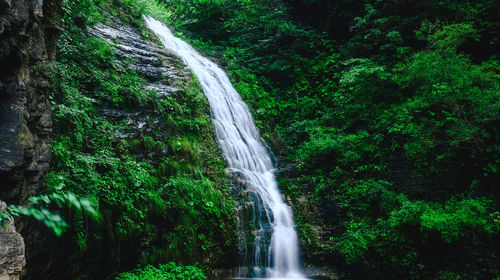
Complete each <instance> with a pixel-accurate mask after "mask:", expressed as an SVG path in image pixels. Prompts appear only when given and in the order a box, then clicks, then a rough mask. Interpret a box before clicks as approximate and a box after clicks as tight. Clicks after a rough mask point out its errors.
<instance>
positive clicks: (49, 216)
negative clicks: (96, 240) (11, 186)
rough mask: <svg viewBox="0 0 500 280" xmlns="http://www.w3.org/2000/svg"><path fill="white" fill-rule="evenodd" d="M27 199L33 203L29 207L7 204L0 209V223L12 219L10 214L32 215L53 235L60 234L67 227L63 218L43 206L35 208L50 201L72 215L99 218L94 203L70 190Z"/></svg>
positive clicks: (46, 204)
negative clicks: (67, 210) (63, 207)
mask: <svg viewBox="0 0 500 280" xmlns="http://www.w3.org/2000/svg"><path fill="white" fill-rule="evenodd" d="M29 201H30V202H31V203H32V204H33V205H32V206H30V207H26V206H19V205H9V206H8V207H7V209H6V210H4V211H1V212H0V225H1V224H3V222H4V221H5V220H12V219H13V217H12V216H26V217H32V218H34V219H35V220H37V221H40V222H43V223H44V224H45V226H47V227H48V228H50V229H51V230H52V231H53V232H54V234H55V235H57V236H61V235H62V234H63V233H64V231H65V230H66V229H67V227H68V224H67V223H66V222H65V221H64V219H63V218H62V217H61V216H60V215H59V214H58V213H55V212H53V211H51V210H49V209H47V208H45V207H43V208H40V209H38V208H35V206H39V205H40V204H42V205H45V206H46V207H47V206H48V205H49V204H51V203H53V204H57V206H58V208H61V207H62V206H66V207H68V208H70V210H71V212H73V214H74V215H75V214H76V215H82V214H85V215H87V216H89V217H90V218H92V219H94V220H99V218H100V216H99V213H98V212H97V210H96V209H95V206H94V205H93V204H94V203H92V202H90V201H89V200H88V199H85V198H80V197H77V196H75V195H74V194H73V193H71V192H67V193H61V194H59V193H51V194H49V195H40V196H33V197H30V198H29Z"/></svg>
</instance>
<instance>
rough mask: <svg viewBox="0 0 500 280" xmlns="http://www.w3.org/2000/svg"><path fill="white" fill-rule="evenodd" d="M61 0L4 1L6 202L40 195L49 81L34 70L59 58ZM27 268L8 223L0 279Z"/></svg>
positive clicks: (0, 148) (0, 20) (0, 152)
mask: <svg viewBox="0 0 500 280" xmlns="http://www.w3.org/2000/svg"><path fill="white" fill-rule="evenodd" d="M58 2H59V0H0V199H1V200H4V201H6V202H7V203H15V204H24V203H26V202H27V199H28V198H29V197H30V196H32V195H35V194H38V193H39V192H40V190H41V189H42V188H43V185H44V184H43V180H42V179H43V175H44V174H45V172H46V171H47V169H48V167H49V160H50V146H49V137H50V132H51V128H52V121H51V108H50V102H49V98H48V97H49V93H50V80H49V78H48V77H46V76H44V75H43V74H42V73H41V72H40V71H38V70H37V69H36V68H37V67H36V66H37V65H41V64H44V63H46V62H47V61H50V60H52V59H53V58H54V56H55V36H56V34H57V28H56V27H55V26H54V25H53V24H51V23H50V19H51V18H52V15H53V14H54V13H55V12H56V11H57V9H58V7H59V4H58ZM3 207H5V204H3ZM22 227H23V224H21V223H18V228H19V229H22ZM23 265H24V244H23V238H22V237H21V236H20V235H19V234H18V233H16V232H15V229H14V227H13V224H11V223H9V224H8V225H7V227H5V228H3V229H1V230H0V279H2V280H3V279H17V277H18V276H16V275H17V274H18V273H19V272H20V270H21V268H22V266H23Z"/></svg>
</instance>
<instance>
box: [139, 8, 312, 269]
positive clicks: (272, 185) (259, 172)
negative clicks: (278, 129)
mask: <svg viewBox="0 0 500 280" xmlns="http://www.w3.org/2000/svg"><path fill="white" fill-rule="evenodd" d="M144 18H145V21H146V24H147V26H148V28H149V29H151V30H152V31H153V32H154V33H156V34H157V35H158V37H159V38H160V40H161V41H162V43H163V45H164V46H165V48H167V49H169V50H171V51H173V52H175V53H176V54H178V55H179V56H180V57H181V58H182V59H183V60H184V62H185V63H186V65H187V66H188V68H190V69H191V70H192V71H193V73H194V74H195V75H196V77H197V78H198V80H199V82H200V84H201V86H202V88H203V91H204V93H205V95H206V97H207V99H208V101H209V103H210V109H211V112H212V121H213V125H214V128H215V132H216V137H217V140H218V142H219V145H220V147H221V149H222V152H223V153H224V156H225V158H226V161H227V164H228V169H229V170H230V171H231V172H232V173H234V174H237V176H239V177H240V178H241V179H242V180H243V181H244V182H245V183H246V185H248V186H249V187H250V188H252V190H253V191H254V192H255V193H256V194H257V196H258V198H257V199H255V200H254V203H259V204H262V205H257V206H255V207H254V211H256V212H261V213H256V214H255V215H254V217H257V218H256V219H255V221H254V226H255V229H254V233H255V239H254V241H253V244H254V245H253V246H254V248H253V253H254V258H253V259H254V260H253V264H254V265H255V266H258V265H259V263H261V261H260V259H261V254H263V253H264V254H265V258H266V260H265V262H266V263H265V268H266V269H265V271H264V272H262V273H261V274H260V275H258V274H254V276H255V277H268V278H285V279H300V278H302V279H303V278H304V277H303V276H302V274H301V272H300V267H299V247H298V238H297V233H296V231H295V223H294V220H293V213H292V210H291V208H290V207H289V206H288V205H286V204H285V203H284V201H283V199H282V197H281V194H280V192H279V190H278V184H277V181H276V176H275V169H274V166H273V163H272V160H271V158H270V156H269V153H268V152H267V150H266V148H265V146H264V145H263V143H262V142H261V140H260V135H259V132H258V131H257V128H256V126H255V123H254V121H253V118H252V115H251V114H250V111H249V109H248V107H247V105H246V104H245V103H244V102H243V101H242V99H241V97H240V96H239V94H238V92H236V90H235V89H234V87H233V86H232V84H231V82H230V81H229V78H228V77H227V75H226V73H225V72H224V71H223V70H222V69H220V68H219V67H218V66H217V65H216V64H215V63H213V62H211V61H210V60H208V59H207V58H205V57H203V56H202V55H200V54H199V53H198V52H196V50H195V49H194V48H193V47H191V46H190V45H189V44H187V43H186V42H184V41H182V40H180V39H179V38H177V37H175V36H174V35H173V34H172V32H171V31H170V30H169V29H168V27H166V26H165V25H164V24H162V23H161V22H159V21H157V20H155V19H153V18H151V17H146V16H145V17H144ZM267 228H269V229H270V230H271V231H272V233H271V238H270V240H269V238H266V235H265V232H266V229H267ZM264 243H267V244H264ZM266 251H267V253H265V252H266Z"/></svg>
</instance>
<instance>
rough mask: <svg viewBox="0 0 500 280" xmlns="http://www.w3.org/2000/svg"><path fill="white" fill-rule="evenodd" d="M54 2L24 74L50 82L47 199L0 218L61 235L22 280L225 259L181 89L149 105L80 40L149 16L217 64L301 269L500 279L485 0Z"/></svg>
mask: <svg viewBox="0 0 500 280" xmlns="http://www.w3.org/2000/svg"><path fill="white" fill-rule="evenodd" d="M61 2H62V11H61V15H60V18H54V19H53V21H54V25H56V26H57V25H59V24H60V25H61V27H62V28H61V34H60V37H59V40H58V42H57V46H58V60H57V62H55V63H53V64H49V65H47V64H44V65H39V66H37V67H39V68H40V70H43V71H45V73H47V74H48V75H50V76H51V77H52V79H53V85H54V93H53V95H52V97H51V101H52V108H53V119H54V138H53V142H52V154H53V158H52V162H51V171H50V172H49V173H48V174H47V176H46V182H47V194H43V195H41V196H38V197H33V198H31V202H32V203H33V204H35V206H36V205H39V206H43V207H47V208H49V209H50V210H51V211H48V210H47V209H39V208H37V207H35V208H26V207H20V206H11V207H9V209H8V212H5V213H4V212H2V213H0V219H3V218H10V215H28V216H33V217H35V218H36V219H38V220H41V221H44V222H45V223H46V225H48V226H49V227H50V228H51V229H53V230H54V232H55V233H56V234H57V235H61V237H60V238H59V239H55V237H54V238H52V239H50V238H48V239H49V240H45V239H43V240H42V241H41V242H42V243H41V245H40V246H46V247H47V248H49V247H50V248H54V249H53V250H51V251H50V252H46V253H45V252H44V254H43V256H33V259H35V260H31V261H29V262H28V270H27V271H28V275H27V277H28V278H30V279H49V278H50V279H105V278H106V279H117V280H129V279H130V280H132V279H193V280H194V279H206V276H205V272H206V271H203V269H204V268H206V269H212V268H220V267H224V266H233V265H234V264H235V258H234V253H235V250H236V249H235V247H236V245H235V244H234V243H235V239H236V233H235V221H234V217H233V215H234V213H233V212H234V209H233V208H234V201H233V198H231V196H230V195H229V192H228V188H227V180H228V178H227V175H226V174H225V173H224V166H225V164H224V161H223V159H222V156H221V152H220V150H219V148H218V146H217V144H216V142H215V140H214V132H213V127H212V125H211V121H210V118H209V109H208V103H207V101H206V100H205V98H204V97H203V93H202V90H201V88H200V86H199V84H198V82H197V81H196V80H195V79H194V77H192V76H191V75H188V77H187V78H186V79H185V81H184V82H183V85H182V90H181V91H180V92H178V93H177V94H174V95H172V96H167V97H163V98H158V97H157V94H156V92H155V91H153V90H145V89H144V88H143V85H144V84H145V79H144V78H143V77H141V76H140V75H138V73H136V71H134V70H132V68H130V67H129V64H130V63H131V62H130V61H124V60H120V59H119V58H118V57H117V56H116V55H115V53H114V47H113V46H112V44H109V43H107V42H105V41H103V40H100V39H97V38H95V37H93V36H91V35H90V34H89V33H88V31H87V27H88V26H89V25H92V24H94V23H97V22H106V21H108V20H109V19H111V21H113V20H120V21H122V22H124V23H127V24H131V25H133V26H135V27H137V28H139V29H140V30H141V32H142V33H143V37H144V38H146V39H150V40H154V39H153V38H154V36H152V34H150V33H148V31H147V30H146V29H145V28H144V23H143V22H142V18H141V16H142V14H150V15H153V16H154V17H156V18H158V19H161V20H163V21H165V22H167V23H169V24H170V25H171V26H173V27H174V28H175V29H176V31H177V34H178V35H179V36H180V37H183V38H184V39H186V40H187V41H189V42H190V43H191V44H193V45H194V46H196V47H197V48H198V49H200V50H201V51H203V52H205V53H206V54H207V55H208V56H211V57H214V58H215V59H216V60H217V61H218V63H219V64H220V65H221V66H223V67H225V68H226V69H227V71H228V73H229V75H230V77H231V79H232V81H233V83H234V85H235V87H236V88H237V89H238V91H239V93H240V94H241V95H242V96H243V98H244V99H245V100H246V101H247V102H248V104H249V105H250V107H251V108H252V111H253V113H254V117H255V118H256V123H257V124H258V126H259V128H260V129H261V132H262V134H263V136H264V138H265V140H266V141H267V142H268V144H269V145H270V146H271V147H272V149H273V150H274V152H275V153H276V155H278V157H279V159H280V163H279V164H280V167H281V172H280V174H279V180H280V188H281V190H282V192H283V193H284V194H285V195H286V196H287V197H288V198H289V199H288V201H291V203H292V207H293V209H294V214H295V218H296V220H297V224H298V231H299V234H300V237H301V240H302V250H303V252H304V261H305V263H306V265H317V266H323V267H336V268H338V269H339V270H340V271H341V272H342V275H343V276H344V278H345V279H497V280H498V279H500V278H499V276H498V275H499V271H500V256H499V255H498V252H500V210H499V209H500V208H499V206H500V205H499V204H500V191H499V187H500V186H499V182H500V61H499V57H498V49H499V48H500V46H499V34H498V29H499V28H500V26H499V25H500V23H499V21H498V18H497V16H498V12H499V11H500V6H499V4H498V1H495V0H486V1H472V0H466V1H436V0H420V1H416V0H389V1H382V0H377V1H361V0H341V1H330V0H157V1H153V0H62V1H61ZM178 67H179V69H181V68H182V67H183V66H182V62H181V61H180V60H179V61H178ZM106 110H114V111H115V112H120V114H121V115H122V116H130V115H133V114H136V115H137V114H139V115H140V114H142V115H141V116H143V117H144V118H145V119H146V125H147V127H149V128H151V129H149V130H147V129H140V128H138V127H136V126H131V124H130V123H129V122H127V121H126V120H125V118H122V119H121V120H117V119H113V118H108V117H105V114H103V112H105V111H106ZM132 123H133V122H132ZM61 205H69V207H66V208H64V209H65V210H60V208H59V207H56V206H61ZM7 213H8V214H7ZM61 216H62V218H61ZM63 218H64V220H63ZM64 230H66V232H64ZM47 260H50V261H47ZM200 267H201V268H200ZM124 271H130V272H124Z"/></svg>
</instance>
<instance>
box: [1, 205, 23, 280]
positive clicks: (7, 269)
mask: <svg viewBox="0 0 500 280" xmlns="http://www.w3.org/2000/svg"><path fill="white" fill-rule="evenodd" d="M6 208H7V204H5V202H3V201H0V211H4V210H5V209H6ZM25 263H26V261H25V259H24V241H23V237H22V236H21V235H20V234H19V233H17V232H16V228H15V227H14V222H13V221H12V220H8V221H4V223H3V226H2V227H0V280H17V279H19V274H20V273H21V272H22V270H23V267H24V265H25Z"/></svg>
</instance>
